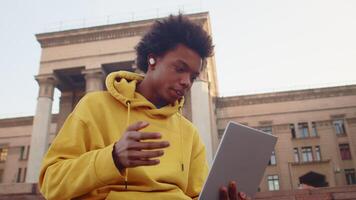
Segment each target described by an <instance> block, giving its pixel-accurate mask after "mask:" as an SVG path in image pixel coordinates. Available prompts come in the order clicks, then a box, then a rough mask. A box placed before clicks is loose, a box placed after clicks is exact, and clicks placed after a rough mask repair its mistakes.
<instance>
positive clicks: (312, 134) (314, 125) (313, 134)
mask: <svg viewBox="0 0 356 200" xmlns="http://www.w3.org/2000/svg"><path fill="white" fill-rule="evenodd" d="M311 136H312V137H316V136H318V131H317V129H316V122H312V131H311Z"/></svg>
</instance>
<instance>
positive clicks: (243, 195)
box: [238, 192, 250, 200]
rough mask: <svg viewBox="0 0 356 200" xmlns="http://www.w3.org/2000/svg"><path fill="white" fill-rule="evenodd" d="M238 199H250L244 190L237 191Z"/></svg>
mask: <svg viewBox="0 0 356 200" xmlns="http://www.w3.org/2000/svg"><path fill="white" fill-rule="evenodd" d="M238 195H239V199H241V200H248V199H250V198H249V197H248V196H247V195H246V194H245V193H244V192H239V194H238Z"/></svg>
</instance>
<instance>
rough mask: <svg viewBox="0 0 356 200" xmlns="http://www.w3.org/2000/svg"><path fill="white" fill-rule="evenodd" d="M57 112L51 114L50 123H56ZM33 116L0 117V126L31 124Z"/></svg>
mask: <svg viewBox="0 0 356 200" xmlns="http://www.w3.org/2000/svg"><path fill="white" fill-rule="evenodd" d="M57 118H58V114H53V115H52V123H56V122H57ZM32 124H33V116H26V117H16V118H6V119H0V128H5V127H19V126H32Z"/></svg>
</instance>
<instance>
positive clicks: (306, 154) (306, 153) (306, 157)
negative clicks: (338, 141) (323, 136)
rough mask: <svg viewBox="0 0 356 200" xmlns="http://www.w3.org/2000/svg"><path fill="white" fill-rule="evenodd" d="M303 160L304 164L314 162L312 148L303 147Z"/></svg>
mask: <svg viewBox="0 0 356 200" xmlns="http://www.w3.org/2000/svg"><path fill="white" fill-rule="evenodd" d="M302 159H303V162H311V161H313V151H312V147H302Z"/></svg>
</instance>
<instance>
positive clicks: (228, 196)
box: [219, 181, 251, 200]
mask: <svg viewBox="0 0 356 200" xmlns="http://www.w3.org/2000/svg"><path fill="white" fill-rule="evenodd" d="M219 196H220V198H219V200H250V199H251V198H250V197H248V196H247V195H246V194H245V193H243V192H237V188H236V182H235V181H231V182H230V183H229V186H228V188H226V187H225V186H222V187H221V188H220V194H219Z"/></svg>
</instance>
